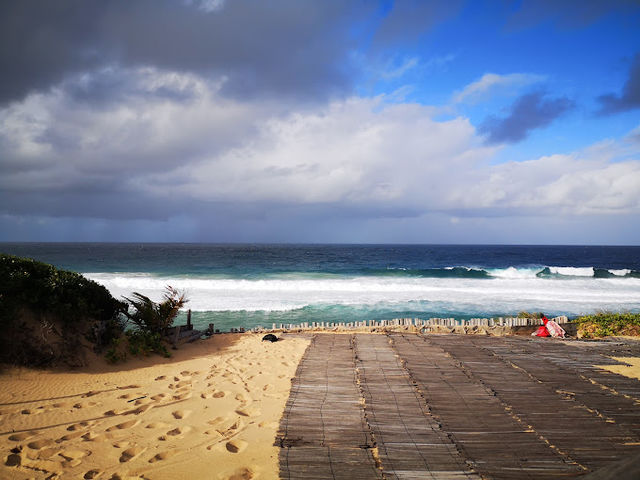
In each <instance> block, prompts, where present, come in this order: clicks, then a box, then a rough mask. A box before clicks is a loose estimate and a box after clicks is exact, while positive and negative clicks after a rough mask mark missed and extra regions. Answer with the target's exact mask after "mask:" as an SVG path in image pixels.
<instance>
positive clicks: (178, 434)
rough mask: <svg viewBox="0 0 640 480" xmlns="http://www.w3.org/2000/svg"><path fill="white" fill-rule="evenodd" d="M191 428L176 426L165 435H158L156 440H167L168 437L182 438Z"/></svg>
mask: <svg viewBox="0 0 640 480" xmlns="http://www.w3.org/2000/svg"><path fill="white" fill-rule="evenodd" d="M191 430H192V427H177V428H174V429H173V430H169V431H168V432H167V434H166V435H162V436H160V437H158V440H162V441H165V440H168V437H174V438H182V437H184V435H185V434H186V433H189V432H190V431H191Z"/></svg>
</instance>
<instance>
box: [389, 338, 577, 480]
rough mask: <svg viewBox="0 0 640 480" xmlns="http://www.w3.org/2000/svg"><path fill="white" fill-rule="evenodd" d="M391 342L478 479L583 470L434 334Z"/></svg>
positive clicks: (544, 475) (549, 475) (562, 474)
mask: <svg viewBox="0 0 640 480" xmlns="http://www.w3.org/2000/svg"><path fill="white" fill-rule="evenodd" d="M391 338H392V339H393V343H394V346H395V348H396V349H397V351H398V353H399V355H400V356H401V358H402V359H403V360H404V361H405V362H406V363H405V365H406V367H407V369H408V371H409V372H410V374H411V376H412V378H413V379H414V381H415V382H416V383H417V386H418V388H419V389H420V391H421V393H422V395H423V397H424V398H425V400H426V401H427V404H428V405H429V408H430V412H431V414H432V415H433V417H434V418H435V419H436V420H437V421H438V422H439V423H440V424H441V425H442V428H443V430H445V431H446V432H448V434H449V435H450V438H451V440H452V441H453V442H454V443H455V444H456V445H457V447H458V449H459V450H460V452H461V453H462V454H464V455H465V456H466V457H467V459H468V461H470V462H471V464H472V465H473V467H474V470H475V471H477V472H479V473H480V474H481V475H482V476H483V477H487V478H495V479H501V478H504V479H512V478H522V479H525V478H538V479H540V478H556V477H566V476H572V475H577V474H580V473H583V472H584V469H583V468H581V466H580V465H578V464H577V463H576V462H574V461H572V459H571V458H567V457H566V456H563V455H562V454H561V452H558V451H557V450H554V449H553V448H551V447H550V446H549V444H547V443H546V442H545V441H544V440H542V439H541V438H540V437H539V436H538V434H537V433H536V432H535V431H533V430H531V429H530V428H529V427H528V425H526V424H524V423H522V422H521V421H519V420H518V419H517V418H516V417H514V416H513V415H511V413H510V411H509V409H508V406H506V405H504V404H503V403H502V402H501V400H500V398H498V397H497V396H495V395H494V394H493V392H491V391H490V390H488V389H487V388H485V386H484V385H483V384H482V383H481V382H480V381H478V380H477V379H475V378H473V377H472V376H469V375H468V373H467V372H466V371H465V370H464V369H463V368H461V367H460V365H459V364H458V363H457V362H456V361H455V360H454V359H453V358H452V357H451V356H450V355H448V354H447V352H446V351H445V350H443V349H442V348H440V347H439V346H437V345H436V344H435V342H433V341H432V340H431V339H432V338H440V336H433V337H431V336H429V337H423V336H417V335H401V334H397V335H396V334H394V335H391ZM461 338H464V339H467V338H468V337H461ZM516 472H517V473H516Z"/></svg>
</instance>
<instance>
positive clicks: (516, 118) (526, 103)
mask: <svg viewBox="0 0 640 480" xmlns="http://www.w3.org/2000/svg"><path fill="white" fill-rule="evenodd" d="M544 97H545V94H544V92H534V93H529V94H527V95H523V96H521V97H520V98H519V99H518V100H516V101H515V102H514V104H513V105H512V106H511V111H510V112H509V115H507V116H506V117H503V118H500V117H496V116H490V117H488V118H487V119H486V120H485V121H484V122H483V123H482V124H481V125H480V126H479V127H478V130H479V131H480V132H481V133H483V134H486V135H487V142H488V143H503V142H507V143H513V142H519V141H520V140H524V139H525V138H526V137H527V136H528V135H529V133H530V132H531V131H532V130H535V129H536V128H541V127H545V126H547V125H549V124H550V123H551V122H553V121H554V120H555V119H556V118H558V117H559V116H561V115H562V114H564V113H566V112H567V111H569V110H571V109H572V108H573V107H574V103H573V101H571V100H570V99H568V98H566V97H559V98H554V99H548V100H547V99H545V98H544Z"/></svg>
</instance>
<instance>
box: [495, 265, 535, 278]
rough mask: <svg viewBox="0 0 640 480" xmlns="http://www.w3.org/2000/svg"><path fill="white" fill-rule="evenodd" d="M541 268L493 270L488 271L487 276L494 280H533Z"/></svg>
mask: <svg viewBox="0 0 640 480" xmlns="http://www.w3.org/2000/svg"><path fill="white" fill-rule="evenodd" d="M540 270H542V269H541V268H515V267H509V268H495V269H489V270H487V272H489V275H491V276H492V277H496V278H535V277H536V275H537V274H538V272H540Z"/></svg>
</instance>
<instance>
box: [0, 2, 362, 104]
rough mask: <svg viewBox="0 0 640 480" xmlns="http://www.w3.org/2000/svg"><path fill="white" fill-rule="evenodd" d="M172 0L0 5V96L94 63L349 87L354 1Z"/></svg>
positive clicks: (319, 91)
mask: <svg viewBox="0 0 640 480" xmlns="http://www.w3.org/2000/svg"><path fill="white" fill-rule="evenodd" d="M199 5H201V4H199V3H197V2H180V1H177V0H175V1H172V0H163V1H157V0H153V1H152V0H140V1H136V2H129V1H111V2H107V1H103V0H56V1H54V2H41V1H36V0H21V1H8V2H1V3H0V71H2V72H3V80H2V82H0V102H1V103H6V102H7V101H11V100H16V99H20V98H21V97H23V96H24V95H26V94H27V93H29V92H31V91H33V90H41V89H46V88H47V87H49V86H50V85H53V84H56V83H58V82H60V81H61V80H63V79H64V78H65V77H66V76H68V75H69V74H72V73H77V72H81V71H86V70H89V69H93V68H96V67H99V66H104V65H109V64H117V65H121V66H125V67H128V66H139V65H144V66H155V67H158V68H166V69H170V70H175V71H193V72H197V73H200V74H212V75H225V76H227V77H228V79H229V81H228V82H227V83H226V84H225V88H226V89H227V91H228V92H229V93H232V94H238V95H240V94H242V95H254V94H258V93H261V94H276V95H291V96H307V97H309V96H310V97H311V98H317V97H320V98H323V97H326V96H327V95H330V94H332V93H341V92H345V91H350V88H351V81H352V80H351V79H350V73H351V72H349V71H348V69H347V67H346V65H348V62H347V56H348V52H349V49H350V47H351V46H352V44H351V37H350V33H349V23H350V22H351V21H352V20H353V18H354V17H355V16H357V15H360V14H364V13H365V12H366V11H368V9H369V8H370V7H368V6H364V5H363V4H361V3H359V2H341V1H337V0H336V1H323V2H300V1H298V0H281V1H278V2H250V1H242V0H234V1H228V2H224V3H222V6H221V8H219V9H217V10H215V11H211V12H207V11H205V10H203V9H201V8H198V6H199Z"/></svg>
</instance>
